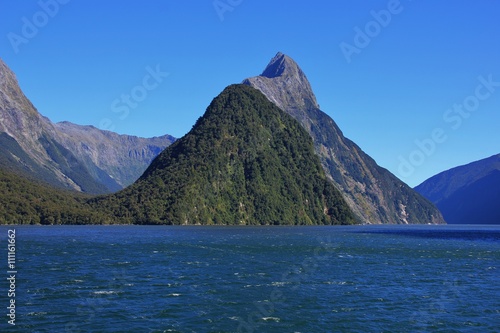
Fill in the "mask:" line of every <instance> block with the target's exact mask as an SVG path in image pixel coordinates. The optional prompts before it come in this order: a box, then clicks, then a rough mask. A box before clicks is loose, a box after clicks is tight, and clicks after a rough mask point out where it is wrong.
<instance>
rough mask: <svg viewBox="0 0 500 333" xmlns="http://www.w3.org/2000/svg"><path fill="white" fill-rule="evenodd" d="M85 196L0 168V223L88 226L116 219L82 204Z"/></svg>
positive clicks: (86, 197) (87, 198)
mask: <svg viewBox="0 0 500 333" xmlns="http://www.w3.org/2000/svg"><path fill="white" fill-rule="evenodd" d="M89 198H90V197H89V196H86V195H83V194H80V193H77V192H74V191H67V190H62V189H58V188H53V187H51V186H49V185H47V184H44V183H41V182H37V181H32V180H29V179H27V178H25V177H23V176H20V175H18V174H16V173H13V172H10V171H6V170H2V169H0V224H92V223H100V224H104V223H111V222H113V221H115V222H116V219H115V218H114V217H112V216H110V215H108V214H107V213H106V212H99V211H96V210H93V209H91V207H89V206H88V205H86V204H85V201H87V200H89Z"/></svg>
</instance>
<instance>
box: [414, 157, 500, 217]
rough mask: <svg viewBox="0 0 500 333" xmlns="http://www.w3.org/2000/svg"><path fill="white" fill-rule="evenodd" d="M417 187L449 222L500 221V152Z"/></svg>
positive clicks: (448, 171)
mask: <svg viewBox="0 0 500 333" xmlns="http://www.w3.org/2000/svg"><path fill="white" fill-rule="evenodd" d="M415 190H416V191H417V192H419V193H421V194H422V195H423V196H425V197H427V198H428V199H429V200H431V201H432V202H434V203H435V204H436V206H437V207H438V208H439V209H440V210H441V212H442V213H443V216H444V218H445V219H446V221H447V222H448V223H453V224H455V223H456V224H500V206H499V203H500V154H498V155H494V156H491V157H489V158H486V159H483V160H480V161H476V162H472V163H470V164H467V165H462V166H459V167H456V168H453V169H450V170H447V171H444V172H441V173H439V174H437V175H435V176H433V177H431V178H429V179H428V180H426V181H424V182H423V183H422V184H420V185H418V186H417V187H415Z"/></svg>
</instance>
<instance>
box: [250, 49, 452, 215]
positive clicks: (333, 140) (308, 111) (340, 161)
mask: <svg viewBox="0 0 500 333" xmlns="http://www.w3.org/2000/svg"><path fill="white" fill-rule="evenodd" d="M243 83H244V84H246V85H250V86H252V87H254V88H257V89H258V90H260V91H261V92H262V93H263V94H264V95H265V96H266V97H267V98H268V99H269V100H270V101H271V102H273V103H274V104H275V105H277V106H278V107H280V108H281V109H282V110H284V111H285V112H287V113H288V114H290V115H291V116H292V117H293V118H295V119H296V120H298V121H299V122H300V123H301V124H302V126H303V127H304V128H305V129H306V130H307V132H308V133H309V134H310V136H311V137H312V139H313V141H314V148H315V151H316V154H317V155H318V156H319V157H320V160H321V163H322V165H323V168H324V170H325V172H326V174H327V176H328V177H329V178H330V179H331V180H332V181H333V183H334V184H335V186H336V187H337V188H338V189H339V190H340V191H341V192H342V193H343V195H344V198H345V200H346V201H347V203H348V204H349V206H350V207H351V209H352V210H353V211H354V213H355V214H356V216H357V217H358V218H359V219H360V220H361V221H363V223H367V224H382V223H390V224H420V223H425V224H427V223H434V224H440V223H445V222H444V220H443V217H442V216H441V213H440V212H439V210H438V209H437V208H436V207H435V206H434V205H433V204H432V203H431V202H430V201H429V200H427V199H426V198H424V197H423V196H421V195H420V194H418V193H417V192H415V191H414V190H413V189H412V188H410V187H409V186H407V185H406V184H405V183H403V182H402V181H401V180H399V179H398V178H397V177H396V176H394V175H393V174H392V173H390V172H389V171H388V170H386V169H384V168H382V167H380V166H379V165H377V164H376V162H375V161H374V160H373V159H372V158H371V157H370V156H368V155H367V154H366V153H364V152H363V150H361V148H360V147H358V146H357V145H356V144H355V143H354V142H352V141H351V140H349V139H348V138H346V137H344V135H343V134H342V131H341V130H340V128H339V127H338V126H337V124H336V123H335V122H334V121H333V119H332V118H330V117H329V116H328V115H327V114H326V113H324V112H323V111H321V110H320V109H319V106H318V103H317V101H316V97H315V95H314V93H313V90H312V88H311V85H310V83H309V81H308V79H307V77H306V76H305V74H304V72H303V71H302V70H301V69H300V67H299V66H298V65H297V63H296V62H295V61H294V60H293V59H292V58H290V57H289V56H287V55H285V54H283V53H278V54H277V55H276V56H275V57H274V58H273V59H272V60H271V62H270V63H269V64H268V66H267V67H266V68H265V70H264V71H263V72H262V74H261V75H260V76H256V77H252V78H249V79H246V80H244V81H243Z"/></svg>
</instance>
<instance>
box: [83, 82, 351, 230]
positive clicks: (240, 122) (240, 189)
mask: <svg viewBox="0 0 500 333" xmlns="http://www.w3.org/2000/svg"><path fill="white" fill-rule="evenodd" d="M90 204H91V205H92V206H93V207H94V208H95V209H97V210H103V211H106V212H110V213H112V214H113V215H115V216H117V217H119V218H120V220H121V221H123V222H130V223H158V224H206V225H211V224H219V225H232V224H246V225H261V224H263V225H277V224H295V225H298V224H352V223H355V220H354V217H353V214H352V212H351V210H350V209H349V208H348V206H347V204H346V203H345V201H344V199H343V198H342V195H341V194H340V192H339V191H338V190H337V189H335V187H334V186H333V185H332V184H331V183H330V182H329V181H328V180H327V179H326V176H325V173H324V171H323V169H322V167H321V163H320V161H319V159H318V157H317V156H316V155H315V154H314V148H313V143H312V140H311V137H310V136H309V135H308V134H307V132H306V131H305V130H304V129H303V128H302V127H301V125H300V124H299V123H298V122H297V121H295V120H294V119H293V118H292V117H290V116H289V115H287V114H286V113H285V112H283V111H282V110H280V109H279V108H278V107H276V106H275V105H274V104H272V103H271V102H269V100H267V98H266V97H265V96H264V95H263V94H262V93H260V92H259V91H258V90H256V89H254V88H251V87H248V86H245V85H233V86H229V87H228V88H226V89H225V90H224V91H223V92H222V93H221V94H220V95H219V96H218V97H216V98H215V99H214V100H213V101H212V103H211V104H210V106H209V107H208V109H207V111H206V113H205V114H204V115H203V117H201V118H200V119H198V121H197V122H196V124H195V125H194V127H193V129H192V130H191V131H190V132H189V133H188V134H187V135H186V136H184V137H183V138H182V139H179V140H178V141H176V142H175V143H174V144H172V145H171V146H170V147H168V148H167V149H166V150H165V151H164V152H163V153H162V154H160V155H159V156H158V157H157V158H156V159H155V160H154V161H153V163H152V164H151V166H150V167H149V168H148V169H147V170H146V172H145V173H144V175H143V176H142V177H141V178H140V179H139V180H138V181H137V182H136V183H135V184H133V185H132V186H130V187H128V188H126V189H125V190H123V191H121V192H118V193H116V194H113V195H109V196H105V197H99V198H96V199H93V200H91V201H90Z"/></svg>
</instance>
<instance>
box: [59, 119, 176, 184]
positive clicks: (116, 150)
mask: <svg viewBox="0 0 500 333" xmlns="http://www.w3.org/2000/svg"><path fill="white" fill-rule="evenodd" d="M55 127H56V129H57V130H58V133H57V136H56V137H57V140H58V142H60V143H61V145H62V146H64V147H65V148H66V149H68V150H70V151H72V152H73V153H74V154H75V156H76V157H77V158H78V160H79V161H81V162H82V163H83V164H84V165H85V167H87V169H88V170H89V171H90V173H91V175H92V176H93V177H94V178H95V179H98V180H99V181H100V182H101V183H103V184H106V179H107V178H108V177H111V178H112V179H113V180H114V181H115V182H116V183H117V184H118V185H119V188H116V190H119V189H122V188H125V187H127V186H128V185H130V184H132V183H133V182H135V181H136V180H137V179H138V178H139V177H140V176H141V175H142V173H143V172H144V170H146V168H147V167H148V166H149V164H151V162H152V161H153V159H154V158H155V157H156V156H158V154H160V153H161V152H162V151H163V150H164V149H165V148H166V147H168V146H169V145H171V144H172V142H174V141H175V138H174V137H173V136H170V135H164V136H160V137H153V138H148V139H145V138H140V137H136V136H130V135H119V134H116V133H114V132H110V131H102V130H99V129H97V128H95V127H93V126H80V125H75V124H72V123H70V122H61V123H57V124H55ZM102 170H103V171H105V174H104V175H103V174H102ZM110 185H111V184H110ZM113 190H114V189H113Z"/></svg>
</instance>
